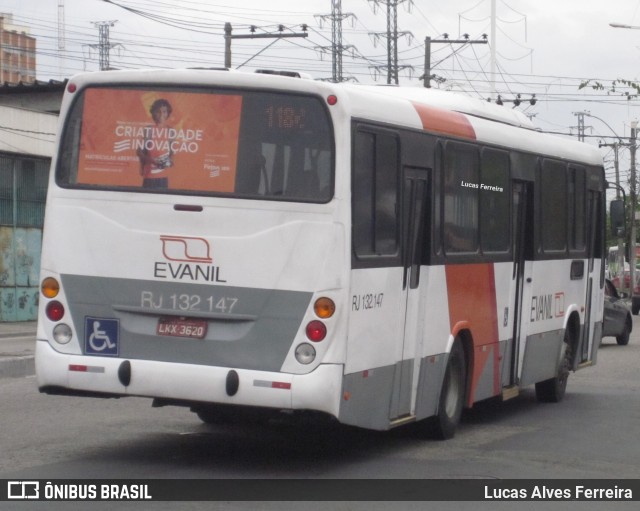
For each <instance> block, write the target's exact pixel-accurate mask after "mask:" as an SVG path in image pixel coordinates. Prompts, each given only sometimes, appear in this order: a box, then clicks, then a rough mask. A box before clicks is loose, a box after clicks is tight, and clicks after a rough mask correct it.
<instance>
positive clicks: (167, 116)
mask: <svg viewBox="0 0 640 511" xmlns="http://www.w3.org/2000/svg"><path fill="white" fill-rule="evenodd" d="M241 108H242V97H241V96H237V95H226V94H202V93H186V92H164V91H163V92H160V91H150V90H122V89H89V90H87V91H86V93H85V100H84V113H83V117H82V133H81V140H80V142H81V147H80V153H79V162H78V183H82V184H88V185H101V186H115V187H121V186H127V187H130V186H133V187H143V188H155V189H163V188H166V189H173V190H193V191H212V192H232V191H233V190H234V185H235V176H236V163H237V151H238V133H239V129H240V113H241Z"/></svg>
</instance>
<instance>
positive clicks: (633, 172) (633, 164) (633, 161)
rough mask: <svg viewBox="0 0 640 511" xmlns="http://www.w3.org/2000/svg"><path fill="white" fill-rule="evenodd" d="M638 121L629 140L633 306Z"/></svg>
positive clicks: (630, 276)
mask: <svg viewBox="0 0 640 511" xmlns="http://www.w3.org/2000/svg"><path fill="white" fill-rule="evenodd" d="M637 128H638V121H632V122H631V137H630V138H629V150H630V151H631V178H630V180H631V182H630V183H629V188H630V192H631V193H630V194H629V195H630V199H631V205H630V206H631V234H630V239H629V286H630V287H631V289H630V291H629V295H630V296H631V303H632V304H633V292H634V289H635V287H636V203H637V201H638V197H637V196H636V130H637Z"/></svg>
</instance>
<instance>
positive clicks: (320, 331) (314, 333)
mask: <svg viewBox="0 0 640 511" xmlns="http://www.w3.org/2000/svg"><path fill="white" fill-rule="evenodd" d="M326 336H327V327H326V326H324V323H323V322H322V321H318V320H314V321H311V322H309V324H308V325H307V338H308V339H309V340H310V341H313V342H320V341H322V340H323V339H324V338H325V337H326Z"/></svg>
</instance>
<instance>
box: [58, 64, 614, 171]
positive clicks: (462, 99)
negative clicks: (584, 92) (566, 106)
mask: <svg viewBox="0 0 640 511" xmlns="http://www.w3.org/2000/svg"><path fill="white" fill-rule="evenodd" d="M70 83H76V84H78V85H83V84H91V83H93V84H105V85H106V84H114V85H115V84H119V83H121V84H124V83H136V84H145V85H151V84H160V83H162V84H175V83H181V84H187V83H188V84H190V85H195V86H211V85H212V84H216V85H220V86H223V87H225V86H227V87H232V86H240V87H252V88H254V87H257V88H265V89H274V90H284V89H286V90H291V91H297V92H303V91H306V92H311V93H315V94H320V95H323V96H325V97H326V96H328V95H329V94H335V95H336V96H337V97H338V98H342V99H341V100H340V101H339V102H340V103H341V104H342V106H343V107H344V108H345V109H346V110H347V113H348V114H349V115H350V116H351V117H355V118H361V119H367V120H372V121H376V122H381V123H387V124H395V125H400V126H405V127H409V128H415V129H423V130H426V131H433V132H436V133H438V132H439V133H443V134H446V135H451V136H454V137H458V138H463V139H464V138H467V139H471V140H477V141H481V142H485V143H490V144H495V145H498V146H503V147H510V148H517V149H520V150H522V151H527V152H532V153H536V154H543V155H548V156H549V157H555V158H560V159H566V160H571V161H576V162H582V163H584V164H588V165H596V166H601V165H602V155H601V153H600V151H599V150H598V149H597V148H596V147H595V146H592V145H589V144H585V143H582V142H578V141H576V140H571V139H568V138H563V137H559V136H555V135H549V134H545V133H542V132H540V131H538V130H537V129H536V127H535V126H534V124H533V123H532V122H531V121H530V120H529V119H528V118H527V117H526V116H525V115H524V114H523V113H522V112H520V111H518V110H514V109H512V108H508V107H504V106H500V105H497V104H495V103H489V102H487V101H483V100H480V99H476V98H471V97H469V96H465V95H462V94H459V93H455V92H449V91H442V90H438V89H427V88H424V87H405V86H381V85H360V84H352V83H341V84H333V83H329V82H320V81H314V80H309V79H305V78H292V77H289V76H282V75H278V74H268V73H264V72H262V73H246V72H242V71H234V70H208V69H166V70H158V69H145V70H131V71H129V70H126V71H104V72H92V73H82V74H80V75H76V76H75V77H73V78H72V79H71V80H70Z"/></svg>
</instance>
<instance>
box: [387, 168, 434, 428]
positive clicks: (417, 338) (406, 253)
mask: <svg viewBox="0 0 640 511" xmlns="http://www.w3.org/2000/svg"><path fill="white" fill-rule="evenodd" d="M429 197H430V181H429V170H428V169H425V168H419V167H405V168H404V169H403V201H402V204H403V206H402V207H403V214H402V218H403V222H402V257H403V266H404V271H403V282H402V287H403V290H404V296H405V300H406V307H405V318H404V338H403V343H402V357H401V359H400V363H399V364H398V365H397V366H396V376H395V378H394V392H393V396H392V400H391V419H395V418H399V417H403V416H407V415H410V414H411V406H412V403H413V402H414V401H415V393H416V389H417V384H418V376H419V374H418V373H419V368H420V366H419V364H420V354H421V351H422V349H421V348H422V336H423V328H422V324H423V321H424V310H425V306H426V305H425V301H426V296H425V293H424V287H425V286H424V285H422V286H421V285H420V283H421V274H420V266H421V265H423V264H424V263H425V258H426V254H427V253H428V252H427V239H428V237H427V236H426V235H425V233H426V229H427V226H428V225H429V223H430V222H429V211H430V208H429ZM425 277H426V276H424V275H423V276H422V281H423V282H424V280H425Z"/></svg>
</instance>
